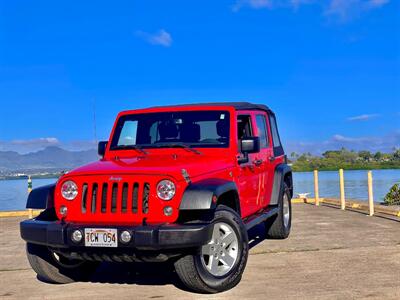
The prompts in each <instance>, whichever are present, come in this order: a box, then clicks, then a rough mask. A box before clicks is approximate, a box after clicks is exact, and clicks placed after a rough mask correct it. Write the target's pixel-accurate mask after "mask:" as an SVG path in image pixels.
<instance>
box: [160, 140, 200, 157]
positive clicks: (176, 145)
mask: <svg viewBox="0 0 400 300" xmlns="http://www.w3.org/2000/svg"><path fill="white" fill-rule="evenodd" d="M153 146H156V147H157V148H183V149H185V150H188V151H191V152H193V153H196V154H199V155H200V154H202V153H201V152H200V151H199V150H196V149H193V148H192V147H190V146H189V145H186V144H182V143H162V144H154V145H153Z"/></svg>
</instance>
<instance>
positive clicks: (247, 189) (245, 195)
mask: <svg viewBox="0 0 400 300" xmlns="http://www.w3.org/2000/svg"><path fill="white" fill-rule="evenodd" d="M253 116H254V112H248V113H246V112H243V113H242V114H239V115H238V116H237V124H238V125H237V126H238V127H237V132H238V145H241V140H242V139H244V138H246V137H252V136H254V131H255V130H254V128H255V124H254V123H253V118H252V117H253ZM257 154H258V153H250V154H248V155H249V161H248V162H247V163H244V164H241V165H240V170H239V177H238V180H237V184H238V189H239V192H240V195H241V197H240V198H241V199H243V201H244V203H241V208H242V217H247V216H249V215H251V214H253V213H255V212H256V211H257V210H258V206H257V198H258V196H259V184H260V182H259V181H260V179H259V175H260V169H259V167H258V166H256V165H255V162H256V159H257V157H256V155H257ZM242 155H243V153H241V151H240V147H239V153H238V156H242Z"/></svg>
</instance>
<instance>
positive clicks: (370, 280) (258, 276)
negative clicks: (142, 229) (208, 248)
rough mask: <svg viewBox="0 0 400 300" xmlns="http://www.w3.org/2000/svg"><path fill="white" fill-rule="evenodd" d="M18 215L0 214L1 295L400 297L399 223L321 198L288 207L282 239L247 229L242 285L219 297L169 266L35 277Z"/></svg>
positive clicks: (107, 268)
mask: <svg viewBox="0 0 400 300" xmlns="http://www.w3.org/2000/svg"><path fill="white" fill-rule="evenodd" d="M22 219H23V218H21V217H10V218H0V298H2V299H83V298H94V299H107V298H108V299H240V300H243V299H355V298H359V299H361V298H362V299H365V298H368V299H400V284H399V278H400V223H399V222H398V221H395V220H388V219H386V218H384V217H378V216H376V217H373V218H371V217H368V216H366V215H365V214H363V213H359V212H353V211H349V210H346V211H343V210H341V209H340V207H339V208H332V207H327V206H326V205H325V204H324V203H322V204H321V205H320V206H315V205H311V204H295V205H293V228H292V233H291V235H290V237H289V239H287V240H265V239H264V231H263V225H260V226H258V227H256V228H254V229H253V230H251V232H250V238H251V239H252V241H251V252H250V256H249V260H248V264H247V268H246V270H245V273H244V275H243V279H242V281H241V283H240V284H239V285H238V286H237V287H236V288H234V289H233V290H230V291H228V292H225V293H222V294H217V295H199V294H194V293H190V292H187V291H185V290H184V289H183V288H182V286H181V284H180V283H179V280H178V279H177V276H176V275H175V273H174V272H173V268H172V267H171V265H169V264H151V265H145V266H143V265H141V264H134V265H128V264H125V265H109V264H103V265H102V266H100V267H99V269H98V272H97V274H96V275H94V276H93V278H92V279H91V281H90V282H79V283H73V284H69V285H54V284H48V283H44V282H41V281H40V280H38V279H37V278H36V274H35V273H34V272H33V271H32V270H31V268H30V267H29V265H28V262H27V259H26V257H25V244H24V242H23V241H22V240H21V239H20V237H19V229H18V223H19V221H21V220H22Z"/></svg>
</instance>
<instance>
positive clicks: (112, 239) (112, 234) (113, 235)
mask: <svg viewBox="0 0 400 300" xmlns="http://www.w3.org/2000/svg"><path fill="white" fill-rule="evenodd" d="M85 246H86V247H117V246H118V238H117V229H110V228H85Z"/></svg>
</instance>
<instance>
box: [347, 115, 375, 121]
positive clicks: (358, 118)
mask: <svg viewBox="0 0 400 300" xmlns="http://www.w3.org/2000/svg"><path fill="white" fill-rule="evenodd" d="M379 116H380V115H379V114H364V115H359V116H354V117H349V118H347V120H348V121H368V120H371V119H375V118H378V117H379Z"/></svg>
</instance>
